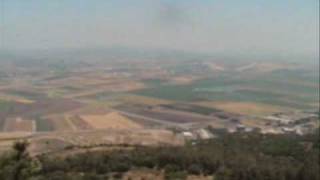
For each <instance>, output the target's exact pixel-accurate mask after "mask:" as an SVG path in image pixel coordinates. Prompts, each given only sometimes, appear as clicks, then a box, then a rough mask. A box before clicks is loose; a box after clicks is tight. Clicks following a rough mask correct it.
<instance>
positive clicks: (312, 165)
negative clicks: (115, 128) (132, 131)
mask: <svg viewBox="0 0 320 180" xmlns="http://www.w3.org/2000/svg"><path fill="white" fill-rule="evenodd" d="M319 142H320V141H319V132H317V133H315V134H312V135H306V136H292V135H261V134H255V133H250V134H247V133H246V134H240V133H239V134H227V135H222V137H221V138H218V139H212V140H206V141H204V140H202V141H197V142H190V143H188V144H187V145H185V146H183V147H133V148H132V149H130V150H128V149H126V150H124V149H117V150H114V151H98V152H97V151H95V152H89V151H88V152H86V153H82V154H74V155H72V156H67V157H60V156H57V155H55V156H50V155H49V156H48V155H44V156H39V157H36V158H30V157H29V156H28V154H27V152H26V151H25V148H24V147H23V143H22V144H21V143H20V144H19V143H18V144H16V145H15V147H14V149H15V150H14V151H13V152H12V153H11V154H8V155H6V156H3V157H2V158H1V160H0V179H4V180H6V179H8V180H9V179H10V180H11V179H37V180H42V179H46V180H49V179H52V180H53V179H55V180H56V179H121V178H123V179H124V177H125V176H124V174H125V173H127V172H130V171H133V170H137V169H138V170H139V169H150V170H153V171H158V172H163V178H164V179H186V178H187V176H188V175H205V176H210V177H212V179H215V180H220V179H224V180H226V179H232V180H233V179H234V180H238V179H239V180H241V179H246V180H247V179H254V180H260V179H281V180H295V179H296V180H317V179H320V176H319ZM126 177H127V176H126ZM127 178H128V177H127Z"/></svg>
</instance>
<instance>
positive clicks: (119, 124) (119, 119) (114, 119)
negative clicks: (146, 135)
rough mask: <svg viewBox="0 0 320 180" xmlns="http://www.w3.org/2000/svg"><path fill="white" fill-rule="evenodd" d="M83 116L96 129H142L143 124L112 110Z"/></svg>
mask: <svg viewBox="0 0 320 180" xmlns="http://www.w3.org/2000/svg"><path fill="white" fill-rule="evenodd" d="M81 118H82V119H83V120H84V121H85V122H87V123H88V124H89V125H90V126H91V127H93V128H95V129H107V128H114V129H140V128H142V126H141V125H139V124H137V123H135V122H133V121H131V120H130V119H128V118H126V117H124V116H122V115H121V114H119V113H118V112H110V113H108V114H105V115H84V116H81Z"/></svg>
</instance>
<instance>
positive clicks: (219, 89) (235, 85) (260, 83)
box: [135, 71, 319, 109]
mask: <svg viewBox="0 0 320 180" xmlns="http://www.w3.org/2000/svg"><path fill="white" fill-rule="evenodd" d="M298 73H299V72H295V73H294V72H291V71H289V72H286V71H285V72H275V73H273V74H269V75H266V76H257V77H240V76H238V77H237V76H236V75H235V74H233V75H229V76H226V75H224V76H220V77H216V78H210V79H205V80H199V81H196V82H194V83H192V84H189V85H158V86H156V87H154V86H152V87H151V88H149V89H144V90H140V91H136V92H135V93H136V94H139V95H144V96H151V97H157V98H162V99H169V100H176V101H185V102H192V101H200V100H210V101H250V102H260V103H267V104H273V105H279V106H285V107H292V108H298V109H307V108H311V106H310V104H316V103H317V102H318V101H317V100H318V99H319V88H317V81H316V79H317V78H316V77H314V76H308V74H303V73H301V74H300V75H299V74H298Z"/></svg>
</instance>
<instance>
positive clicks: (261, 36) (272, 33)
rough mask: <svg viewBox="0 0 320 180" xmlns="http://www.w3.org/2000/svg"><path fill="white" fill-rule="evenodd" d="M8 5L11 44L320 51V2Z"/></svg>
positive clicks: (134, 0)
mask: <svg viewBox="0 0 320 180" xmlns="http://www.w3.org/2000/svg"><path fill="white" fill-rule="evenodd" d="M0 2H1V3H2V4H1V5H2V8H1V9H0V11H1V12H0V16H2V17H1V23H0V25H1V36H2V37H1V44H2V47H4V48H6V49H29V48H31V49H38V48H40V49H50V48H86V47H90V48H91V47H109V46H129V47H142V48H146V47H148V48H149V47H151V48H168V49H182V50H192V51H203V52H212V53H216V52H220V53H221V52H223V53H231V54H232V53H243V54H246V53H249V54H250V53H261V54H273V53H274V54H279V53H280V54H299V55H301V54H302V55H308V56H316V54H317V53H318V47H319V45H318V39H319V1H318V0H232V1H231V0H0ZM3 26H4V27H3Z"/></svg>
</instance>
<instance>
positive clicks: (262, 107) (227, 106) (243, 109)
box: [196, 101, 287, 115]
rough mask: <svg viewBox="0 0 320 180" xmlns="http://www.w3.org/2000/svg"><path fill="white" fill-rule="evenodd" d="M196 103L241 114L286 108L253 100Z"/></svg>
mask: <svg viewBox="0 0 320 180" xmlns="http://www.w3.org/2000/svg"><path fill="white" fill-rule="evenodd" d="M196 104H197V105H201V106H205V107H211V108H217V109H221V110H224V111H227V112H230V113H237V114H242V115H268V114H272V113H276V112H281V111H285V110H287V109H285V108H282V107H278V106H272V105H268V104H261V103H253V102H231V101H230V102H229V101H228V102H209V101H202V102H197V103H196Z"/></svg>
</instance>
